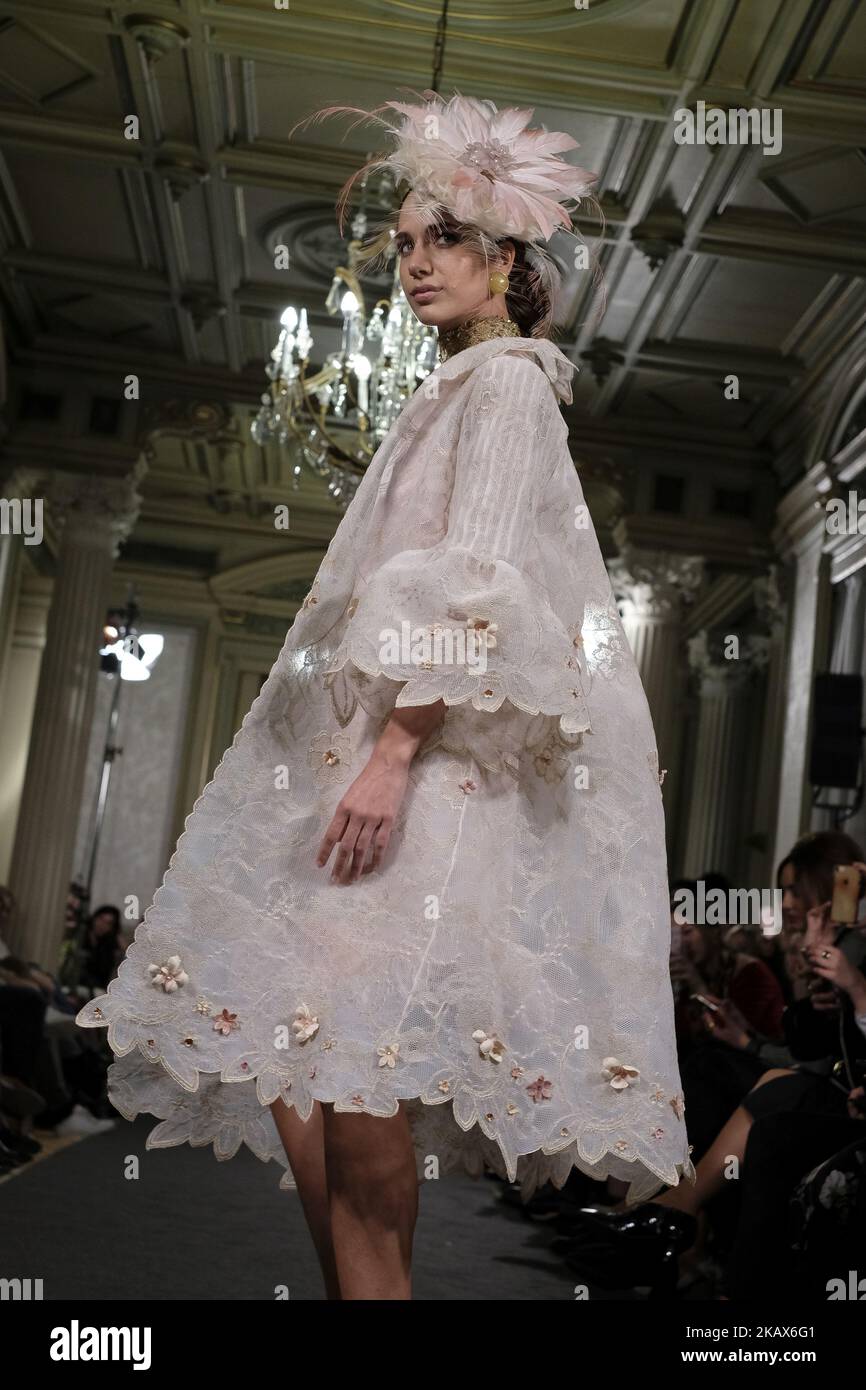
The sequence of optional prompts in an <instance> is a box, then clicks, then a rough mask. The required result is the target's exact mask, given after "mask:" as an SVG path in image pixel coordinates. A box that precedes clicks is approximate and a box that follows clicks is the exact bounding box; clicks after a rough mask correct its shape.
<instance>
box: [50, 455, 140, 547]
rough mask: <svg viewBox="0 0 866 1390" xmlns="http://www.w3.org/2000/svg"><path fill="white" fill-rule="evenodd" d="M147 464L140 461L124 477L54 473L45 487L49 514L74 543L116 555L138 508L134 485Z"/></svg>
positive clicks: (137, 494)
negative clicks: (46, 487)
mask: <svg viewBox="0 0 866 1390" xmlns="http://www.w3.org/2000/svg"><path fill="white" fill-rule="evenodd" d="M145 468H146V465H145V464H144V461H143V460H140V461H139V462H138V463H137V464H136V466H135V467H134V468H133V469H132V471H131V472H130V473H128V474H127V475H126V477H124V478H106V477H102V476H100V475H99V474H94V473H55V474H54V475H53V476H52V477H51V479H50V481H49V483H48V489H47V498H48V504H49V506H50V508H51V515H52V517H53V519H54V521H55V523H56V525H57V526H58V528H61V527H62V529H63V533H64V535H65V536H67V537H68V538H69V539H70V540H71V541H72V543H73V544H74V545H76V546H79V547H82V548H87V549H91V550H103V551H107V552H108V553H109V554H110V555H111V556H112V557H116V556H117V554H118V553H119V550H120V545H121V542H122V541H125V540H126V538H127V536H128V535H129V533H130V531H131V530H132V528H133V526H134V525H135V523H136V521H137V520H138V514H139V510H140V508H141V501H142V499H141V494H140V493H139V492H138V489H137V484H138V483H139V482H140V480H141V478H142V477H143V475H144V472H145Z"/></svg>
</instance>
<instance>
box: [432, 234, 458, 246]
mask: <svg viewBox="0 0 866 1390" xmlns="http://www.w3.org/2000/svg"><path fill="white" fill-rule="evenodd" d="M437 240H438V241H444V242H447V243H450V244H451V245H452V246H453V244H454V242H455V241H457V240H458V237H457V233H456V232H440V233H439V236H438V237H437Z"/></svg>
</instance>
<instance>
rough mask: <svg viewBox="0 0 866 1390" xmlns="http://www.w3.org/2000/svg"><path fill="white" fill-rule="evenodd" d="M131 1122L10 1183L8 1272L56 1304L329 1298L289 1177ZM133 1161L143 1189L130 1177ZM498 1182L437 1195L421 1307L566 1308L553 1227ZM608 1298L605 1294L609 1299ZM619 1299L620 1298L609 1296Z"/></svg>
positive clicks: (419, 1279)
mask: <svg viewBox="0 0 866 1390" xmlns="http://www.w3.org/2000/svg"><path fill="white" fill-rule="evenodd" d="M153 1123H154V1122H153V1120H152V1119H151V1118H150V1117H142V1118H140V1119H139V1120H138V1121H137V1122H136V1123H135V1124H129V1123H127V1122H126V1121H119V1122H118V1124H117V1125H116V1127H115V1128H114V1129H113V1130H111V1131H109V1132H108V1133H105V1134H100V1135H96V1136H93V1137H90V1138H86V1139H82V1140H81V1141H79V1142H77V1143H74V1144H72V1145H70V1146H69V1147H67V1148H65V1149H63V1150H62V1151H61V1152H59V1153H56V1154H54V1155H52V1156H51V1157H49V1158H47V1159H45V1160H44V1161H40V1162H37V1163H33V1164H29V1165H28V1167H27V1169H26V1170H24V1171H22V1172H20V1173H18V1174H17V1175H15V1176H14V1177H12V1178H10V1179H8V1180H6V1181H5V1182H3V1183H2V1184H0V1274H2V1275H4V1276H6V1277H13V1276H18V1277H21V1278H26V1277H28V1276H29V1277H30V1278H41V1279H42V1280H43V1281H44V1284H43V1290H44V1297H45V1298H46V1299H75V1300H78V1299H167V1300H172V1301H173V1300H183V1299H219V1300H222V1299H268V1300H273V1299H274V1297H275V1294H274V1290H275V1288H277V1286H280V1285H285V1286H287V1288H288V1291H289V1297H290V1298H291V1299H301V1300H319V1299H323V1297H324V1295H323V1291H322V1286H321V1281H320V1277H319V1272H318V1265H317V1263H316V1258H315V1255H314V1253H313V1248H312V1244H311V1242H310V1238H309V1235H308V1233H307V1228H306V1225H305V1223H304V1218H303V1214H302V1212H301V1207H300V1202H299V1200H298V1197H297V1194H296V1193H294V1192H280V1191H279V1186H278V1184H279V1180H280V1177H281V1175H282V1171H283V1170H282V1169H281V1168H279V1167H278V1166H277V1164H275V1163H267V1164H265V1163H261V1162H260V1161H259V1160H258V1159H257V1158H255V1156H254V1155H253V1154H251V1153H250V1152H249V1151H248V1150H246V1149H242V1150H241V1152H240V1153H238V1154H236V1155H235V1157H234V1158H233V1159H231V1160H230V1161H229V1162H227V1163H218V1162H217V1160H216V1159H215V1158H214V1155H213V1151H212V1150H211V1149H210V1148H207V1149H191V1148H190V1147H189V1145H187V1144H184V1145H182V1146H181V1147H179V1148H176V1149H159V1150H151V1151H150V1152H148V1151H146V1150H145V1147H144V1141H145V1137H146V1135H147V1132H148V1130H149V1129H150V1128H151V1126H152V1124H153ZM128 1155H136V1156H137V1157H138V1158H139V1160H140V1177H139V1178H138V1179H136V1180H129V1179H127V1178H125V1177H124V1165H125V1162H126V1160H127V1157H128ZM497 1193H498V1184H496V1183H494V1182H491V1181H489V1180H486V1179H482V1180H479V1181H478V1182H475V1181H473V1180H472V1179H471V1178H463V1177H449V1178H445V1179H442V1180H441V1181H439V1182H429V1183H427V1184H425V1186H424V1187H423V1188H422V1191H421V1214H420V1218H419V1222H418V1228H417V1234H416V1240H415V1261H414V1266H415V1278H414V1297H415V1298H416V1299H423V1300H433V1301H439V1300H442V1301H448V1300H459V1301H463V1300H474V1299H480V1300H490V1299H504V1300H520V1301H534V1300H541V1301H545V1302H546V1301H562V1300H567V1299H568V1300H570V1299H572V1298H573V1297H574V1294H573V1287H574V1282H575V1281H574V1279H573V1278H572V1277H571V1276H570V1275H569V1273H568V1271H567V1269H565V1268H564V1266H562V1265H561V1264H560V1262H559V1261H558V1260H557V1258H556V1256H555V1255H553V1254H552V1253H551V1252H550V1250H549V1248H548V1247H549V1241H550V1239H551V1238H552V1236H553V1231H552V1229H551V1228H550V1227H549V1226H547V1225H545V1224H538V1223H535V1222H530V1221H526V1220H525V1219H523V1217H521V1216H520V1215H519V1214H518V1213H515V1212H513V1211H511V1210H510V1209H509V1208H506V1207H504V1206H502V1205H501V1204H500V1202H499V1200H498V1195H497ZM602 1296H603V1295H602ZM608 1296H609V1295H608Z"/></svg>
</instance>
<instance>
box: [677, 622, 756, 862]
mask: <svg viewBox="0 0 866 1390" xmlns="http://www.w3.org/2000/svg"><path fill="white" fill-rule="evenodd" d="M689 662H690V665H691V666H692V669H693V671H694V672H695V673H696V675H697V677H698V682H699V692H700V705H699V711H698V723H697V733H696V737H695V742H694V747H693V750H692V763H693V769H694V770H693V776H692V785H691V797H690V800H689V806H688V829H687V837H686V849H685V863H684V872H685V874H686V876H687V877H689V878H699V877H700V876H701V875H703V874H704V873H708V872H719V873H723V874H727V875H728V876H729V877H731V878H733V879H734V881H735V882H736V879H737V876H738V870H739V867H740V865H739V860H740V858H741V849H742V841H743V838H744V836H745V834H746V832H747V830H748V827H747V825H746V823H745V818H744V807H743V789H744V772H745V753H746V747H747V742H748V730H749V714H750V707H751V696H752V683H751V674H752V664H751V662H750V661H749V660H748V659H747V660H740V661H733V660H732V661H724V660H721V661H716V660H714V659H713V658H712V657H711V655H710V652H709V644H708V640H707V633H706V631H705V630H704V631H701V632H699V633H698V634H697V635H696V636H695V637H693V638H692V639H691V641H690V642H689Z"/></svg>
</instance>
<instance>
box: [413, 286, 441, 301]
mask: <svg viewBox="0 0 866 1390" xmlns="http://www.w3.org/2000/svg"><path fill="white" fill-rule="evenodd" d="M438 293H439V287H438V285H437V286H436V287H435V288H433V287H432V286H430V285H425V286H424V287H423V288H422V289H420V290H413V291H412V298H413V299H417V300H420V301H421V303H426V301H427V300H428V299H432V298H433V296H434V294H438Z"/></svg>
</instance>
